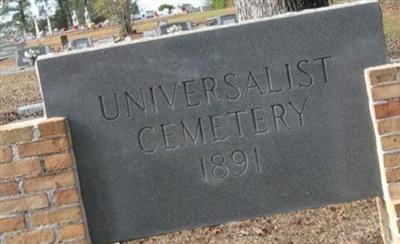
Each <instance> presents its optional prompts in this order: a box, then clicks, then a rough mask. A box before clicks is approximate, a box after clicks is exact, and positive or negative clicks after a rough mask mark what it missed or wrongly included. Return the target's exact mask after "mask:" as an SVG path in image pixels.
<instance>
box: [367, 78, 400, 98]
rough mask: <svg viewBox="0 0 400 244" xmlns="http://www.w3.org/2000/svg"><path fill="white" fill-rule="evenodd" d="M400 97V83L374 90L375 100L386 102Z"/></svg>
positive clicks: (373, 96)
mask: <svg viewBox="0 0 400 244" xmlns="http://www.w3.org/2000/svg"><path fill="white" fill-rule="evenodd" d="M399 97H400V82H396V83H391V84H387V85H384V86H377V87H374V88H373V89H372V98H373V100H385V99H391V98H399Z"/></svg>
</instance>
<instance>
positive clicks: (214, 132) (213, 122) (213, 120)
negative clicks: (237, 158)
mask: <svg viewBox="0 0 400 244" xmlns="http://www.w3.org/2000/svg"><path fill="white" fill-rule="evenodd" d="M209 118H210V124H211V132H212V136H213V139H212V141H213V142H220V141H226V140H227V139H228V137H227V136H221V135H218V131H217V129H218V128H222V126H221V125H220V124H218V119H221V118H222V115H210V116H209Z"/></svg>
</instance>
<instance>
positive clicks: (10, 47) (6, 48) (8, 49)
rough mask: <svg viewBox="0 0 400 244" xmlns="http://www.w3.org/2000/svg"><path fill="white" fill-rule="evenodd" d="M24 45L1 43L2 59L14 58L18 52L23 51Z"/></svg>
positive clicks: (0, 56)
mask: <svg viewBox="0 0 400 244" xmlns="http://www.w3.org/2000/svg"><path fill="white" fill-rule="evenodd" d="M23 48H24V45H23V44H22V43H1V44H0V59H4V58H9V57H14V56H15V54H16V52H17V51H18V50H20V49H23Z"/></svg>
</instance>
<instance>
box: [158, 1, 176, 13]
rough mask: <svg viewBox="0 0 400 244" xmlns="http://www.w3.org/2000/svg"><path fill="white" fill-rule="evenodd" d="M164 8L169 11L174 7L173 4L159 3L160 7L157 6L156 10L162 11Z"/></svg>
mask: <svg viewBox="0 0 400 244" xmlns="http://www.w3.org/2000/svg"><path fill="white" fill-rule="evenodd" d="M164 9H168V11H169V12H171V10H172V9H174V6H172V5H170V4H165V3H164V4H161V5H160V7H158V11H160V12H161V11H163V10H164Z"/></svg>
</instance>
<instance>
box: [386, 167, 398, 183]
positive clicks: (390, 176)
mask: <svg viewBox="0 0 400 244" xmlns="http://www.w3.org/2000/svg"><path fill="white" fill-rule="evenodd" d="M386 180H387V181H388V182H395V181H400V168H394V169H386Z"/></svg>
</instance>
